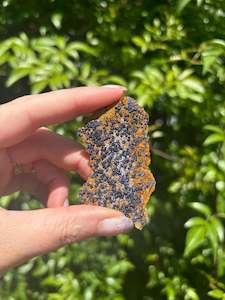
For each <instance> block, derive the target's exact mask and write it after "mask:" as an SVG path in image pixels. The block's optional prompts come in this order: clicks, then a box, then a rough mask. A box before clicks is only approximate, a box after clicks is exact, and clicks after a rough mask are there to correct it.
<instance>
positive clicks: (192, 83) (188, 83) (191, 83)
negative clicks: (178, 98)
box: [182, 78, 205, 94]
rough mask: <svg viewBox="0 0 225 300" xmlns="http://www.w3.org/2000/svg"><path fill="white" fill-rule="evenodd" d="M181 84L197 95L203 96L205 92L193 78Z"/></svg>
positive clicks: (200, 84)
mask: <svg viewBox="0 0 225 300" xmlns="http://www.w3.org/2000/svg"><path fill="white" fill-rule="evenodd" d="M182 83H183V85H185V86H186V87H188V88H190V89H192V90H193V91H195V92H197V93H199V94H203V93H204V92H205V89H204V86H203V85H202V83H201V82H200V81H199V80H197V79H194V78H189V79H185V80H183V81H182Z"/></svg>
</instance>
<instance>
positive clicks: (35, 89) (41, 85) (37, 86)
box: [31, 80, 48, 94]
mask: <svg viewBox="0 0 225 300" xmlns="http://www.w3.org/2000/svg"><path fill="white" fill-rule="evenodd" d="M47 85H48V81H47V80H40V81H37V82H35V83H33V84H32V89H31V91H32V94H37V93H39V92H42V91H43V90H44V89H45V88H46V86H47Z"/></svg>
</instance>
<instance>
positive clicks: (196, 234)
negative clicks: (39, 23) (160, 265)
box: [184, 226, 206, 256]
mask: <svg viewBox="0 0 225 300" xmlns="http://www.w3.org/2000/svg"><path fill="white" fill-rule="evenodd" d="M205 233H206V227H205V226H195V227H192V228H190V229H189V230H188V232H187V236H186V242H185V251H184V255H185V256H189V255H190V254H191V253H192V252H193V251H194V250H196V249H197V248H199V247H200V246H201V245H202V243H203V242H204V240H205Z"/></svg>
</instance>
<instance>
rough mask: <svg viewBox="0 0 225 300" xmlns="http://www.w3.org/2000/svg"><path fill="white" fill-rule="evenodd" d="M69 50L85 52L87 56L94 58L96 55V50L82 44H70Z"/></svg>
mask: <svg viewBox="0 0 225 300" xmlns="http://www.w3.org/2000/svg"><path fill="white" fill-rule="evenodd" d="M70 48H72V49H75V50H78V51H82V52H85V53H87V54H90V55H93V56H96V55H97V50H96V49H95V48H94V47H90V46H89V45H87V44H86V43H83V42H73V43H70Z"/></svg>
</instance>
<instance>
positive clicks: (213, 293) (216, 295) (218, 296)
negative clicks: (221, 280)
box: [208, 289, 224, 299]
mask: <svg viewBox="0 0 225 300" xmlns="http://www.w3.org/2000/svg"><path fill="white" fill-rule="evenodd" d="M208 295H209V296H210V297H212V298H216V299H222V298H223V296H224V292H223V291H222V290H219V289H215V290H212V291H209V292H208Z"/></svg>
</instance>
